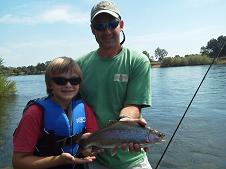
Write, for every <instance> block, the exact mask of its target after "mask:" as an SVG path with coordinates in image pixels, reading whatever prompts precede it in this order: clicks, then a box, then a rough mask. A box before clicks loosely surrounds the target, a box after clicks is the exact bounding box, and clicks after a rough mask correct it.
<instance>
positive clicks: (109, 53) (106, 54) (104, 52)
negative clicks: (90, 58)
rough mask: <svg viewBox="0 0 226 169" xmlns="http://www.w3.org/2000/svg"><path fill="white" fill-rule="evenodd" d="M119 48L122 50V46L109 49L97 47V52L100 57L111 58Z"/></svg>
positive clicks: (118, 51) (117, 52)
mask: <svg viewBox="0 0 226 169" xmlns="http://www.w3.org/2000/svg"><path fill="white" fill-rule="evenodd" d="M121 50H122V46H119V47H117V48H111V49H103V48H99V49H98V51H97V52H98V55H99V56H100V57H106V58H107V57H109V58H112V57H114V56H116V55H117V54H119V53H120V51H121Z"/></svg>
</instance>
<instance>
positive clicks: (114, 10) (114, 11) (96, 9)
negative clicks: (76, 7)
mask: <svg viewBox="0 0 226 169" xmlns="http://www.w3.org/2000/svg"><path fill="white" fill-rule="evenodd" d="M100 13H108V14H110V15H112V16H114V17H115V18H119V19H121V16H120V12H119V9H118V7H117V6H115V4H113V3H112V2H111V1H101V2H99V3H98V4H96V5H94V6H93V8H92V10H91V18H90V20H91V22H92V21H93V19H94V18H95V17H96V16H97V15H98V14H100Z"/></svg>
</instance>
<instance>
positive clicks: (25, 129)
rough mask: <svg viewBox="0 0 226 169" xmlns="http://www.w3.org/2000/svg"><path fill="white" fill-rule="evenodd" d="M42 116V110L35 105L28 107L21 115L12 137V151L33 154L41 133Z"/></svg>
mask: <svg viewBox="0 0 226 169" xmlns="http://www.w3.org/2000/svg"><path fill="white" fill-rule="evenodd" d="M42 114H43V113H42V108H41V107H39V106H37V105H32V106H30V107H29V108H28V109H27V110H26V112H25V113H24V114H23V117H22V118H21V120H20V122H19V125H18V127H17V128H16V130H15V133H14V135H13V150H14V151H15V152H23V153H31V152H34V150H35V146H36V144H37V142H38V140H39V138H40V137H41V133H42V128H43V122H42V121H43V118H42V116H43V115H42Z"/></svg>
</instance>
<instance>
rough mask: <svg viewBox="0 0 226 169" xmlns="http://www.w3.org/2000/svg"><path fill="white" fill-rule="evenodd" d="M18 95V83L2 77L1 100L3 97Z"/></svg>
mask: <svg viewBox="0 0 226 169" xmlns="http://www.w3.org/2000/svg"><path fill="white" fill-rule="evenodd" d="M15 93H16V83H15V82H14V81H9V80H7V77H5V76H4V75H0V98H1V97H3V96H9V95H13V94H15Z"/></svg>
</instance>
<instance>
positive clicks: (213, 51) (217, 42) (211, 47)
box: [200, 35, 226, 57]
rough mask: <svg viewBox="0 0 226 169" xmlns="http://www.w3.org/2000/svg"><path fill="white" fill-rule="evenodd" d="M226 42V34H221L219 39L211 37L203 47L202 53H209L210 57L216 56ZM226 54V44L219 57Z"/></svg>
mask: <svg viewBox="0 0 226 169" xmlns="http://www.w3.org/2000/svg"><path fill="white" fill-rule="evenodd" d="M225 42H226V36H223V35H221V36H219V37H218V38H217V39H214V38H213V39H211V40H210V41H209V42H207V45H206V46H205V47H204V46H203V47H201V50H200V53H201V54H202V55H207V56H209V57H216V56H218V54H219V52H220V51H221V48H222V47H223V44H224V43H225ZM223 56H226V45H225V46H224V48H222V51H221V52H220V55H219V57H223Z"/></svg>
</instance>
